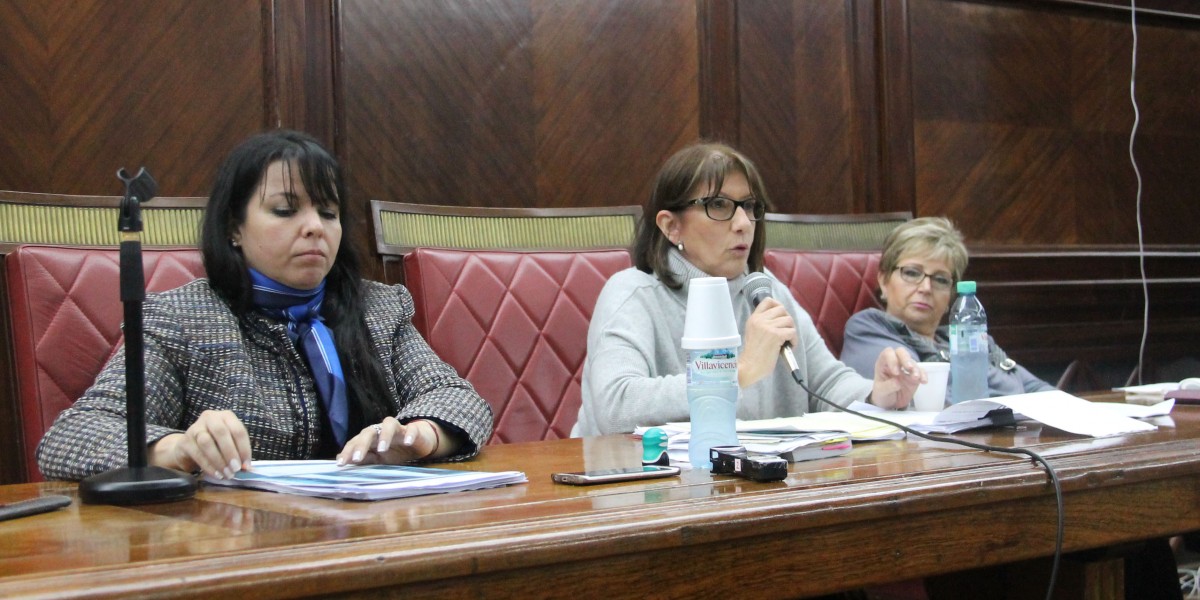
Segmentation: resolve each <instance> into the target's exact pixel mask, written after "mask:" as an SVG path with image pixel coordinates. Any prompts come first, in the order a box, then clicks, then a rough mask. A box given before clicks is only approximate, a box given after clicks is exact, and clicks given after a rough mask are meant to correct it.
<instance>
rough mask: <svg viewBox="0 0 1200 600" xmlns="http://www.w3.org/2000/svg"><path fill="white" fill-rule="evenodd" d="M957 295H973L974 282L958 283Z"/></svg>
mask: <svg viewBox="0 0 1200 600" xmlns="http://www.w3.org/2000/svg"><path fill="white" fill-rule="evenodd" d="M958 293H960V294H974V293H975V282H974V281H960V282H958Z"/></svg>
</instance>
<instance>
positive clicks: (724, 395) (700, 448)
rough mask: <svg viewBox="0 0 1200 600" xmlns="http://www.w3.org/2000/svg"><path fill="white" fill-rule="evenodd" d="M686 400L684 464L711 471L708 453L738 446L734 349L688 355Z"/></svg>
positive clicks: (691, 351)
mask: <svg viewBox="0 0 1200 600" xmlns="http://www.w3.org/2000/svg"><path fill="white" fill-rule="evenodd" d="M687 397H688V411H689V412H690V414H691V421H692V433H691V437H690V438H689V439H688V462H690V463H692V467H693V468H697V469H712V460H711V459H710V456H709V449H711V448H712V447H714V446H736V445H737V443H738V441H737V430H736V426H735V424H736V421H737V400H738V384H737V348H736V347H735V348H714V349H710V350H690V351H688V384H687Z"/></svg>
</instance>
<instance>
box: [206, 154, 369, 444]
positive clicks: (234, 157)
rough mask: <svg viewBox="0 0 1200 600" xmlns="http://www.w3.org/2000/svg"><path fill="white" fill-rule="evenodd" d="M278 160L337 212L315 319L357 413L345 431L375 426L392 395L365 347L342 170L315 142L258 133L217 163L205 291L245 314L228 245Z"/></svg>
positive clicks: (244, 285) (239, 270) (240, 263)
mask: <svg viewBox="0 0 1200 600" xmlns="http://www.w3.org/2000/svg"><path fill="white" fill-rule="evenodd" d="M278 161H283V162H284V163H285V164H286V165H288V166H290V167H291V168H294V169H298V170H299V172H300V181H301V182H302V183H303V184H304V189H305V190H307V191H308V194H309V197H311V198H312V201H313V202H314V203H315V204H317V205H318V206H321V207H325V206H329V205H333V206H337V207H338V209H339V210H338V219H339V220H340V221H341V225H342V243H341V246H340V247H339V248H338V252H337V258H336V259H334V263H333V267H332V268H331V269H330V271H329V274H328V275H327V276H326V278H325V281H326V283H325V301H324V302H323V303H322V305H321V316H322V317H324V319H325V323H326V325H327V326H328V327H329V328H330V329H331V330H332V331H333V339H334V344H335V345H336V346H337V351H338V358H339V359H340V360H341V363H342V369H343V371H344V372H345V374H346V388H347V392H348V393H347V396H348V400H349V402H350V405H351V406H352V407H354V408H356V409H357V410H352V411H351V412H356V413H357V414H355V415H353V417H357V418H356V419H355V420H356V421H357V423H352V426H354V425H357V426H358V427H361V426H363V424H364V423H377V422H379V421H381V420H383V418H384V417H386V416H387V415H389V414H390V413H391V409H390V406H389V404H388V403H387V401H386V398H390V397H391V395H392V393H391V391H390V389H389V388H388V385H387V379H386V378H385V377H384V374H383V373H384V371H383V365H382V364H381V363H380V362H379V358H378V356H377V353H376V352H375V350H374V348H372V347H371V345H370V339H371V338H370V336H369V335H367V326H366V321H365V319H364V316H363V293H362V280H361V278H360V276H359V266H358V264H359V263H358V255H357V253H356V252H355V250H354V244H353V242H351V241H350V240H353V239H354V237H353V235H352V232H351V229H352V227H353V224H354V219H353V218H352V217H351V216H350V214H349V213H350V209H351V208H352V207H353V203H352V202H349V201H348V199H347V196H346V188H345V184H344V183H343V180H342V169H341V166H339V165H338V162H337V160H336V159H334V158H333V156H331V155H330V154H329V152H328V151H326V150H325V148H323V147H321V144H320V143H319V142H317V140H315V139H313V138H312V137H310V136H308V135H307V134H304V133H300V132H297V131H288V130H275V131H270V132H266V133H261V134H258V135H256V136H254V137H251V138H250V139H248V140H246V141H244V142H242V143H241V144H240V145H238V147H237V148H234V150H233V152H231V153H230V154H229V157H228V158H226V159H225V162H224V163H222V164H221V167H220V169H218V171H217V177H216V181H215V183H214V184H213V190H212V194H211V195H210V196H209V198H208V206H207V207H206V209H205V211H204V222H203V223H202V225H201V230H200V252H201V254H202V255H203V258H204V270H205V271H206V272H207V274H208V280H209V285H210V286H211V287H212V289H213V291H215V292H216V293H217V295H219V296H220V297H221V298H223V299H224V300H225V301H226V302H227V303H228V304H229V306H230V309H231V310H232V311H233V312H234V314H235V315H237V316H238V317H239V318H241V317H242V316H243V315H245V314H246V313H248V312H249V311H250V310H252V300H251V298H252V293H251V287H250V274H249V271H248V270H247V265H246V259H245V257H244V256H242V252H241V250H240V249H238V248H235V247H234V246H233V245H232V244H231V240H232V237H233V234H234V232H235V231H237V230H238V228H240V227H241V226H242V223H243V222H245V220H246V207H247V205H248V204H249V203H250V197H251V195H253V193H254V191H255V190H256V189H257V188H258V185H259V182H260V181H262V178H263V176H264V175H265V173H266V171H267V167H268V166H270V165H271V164H272V163H275V162H278ZM353 417H352V418H353ZM354 431H355V429H351V432H354Z"/></svg>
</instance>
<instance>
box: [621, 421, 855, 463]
mask: <svg viewBox="0 0 1200 600" xmlns="http://www.w3.org/2000/svg"><path fill="white" fill-rule="evenodd" d="M680 425H682V426H683V427H679V426H680ZM687 425H688V424H687V423H669V424H667V425H665V426H663V427H662V428H661V429H663V430H664V431H666V432H667V435H668V437H667V456H668V457H669V458H670V459H671V464H679V463H686V462H689V460H688V443H689V442H690V441H691V431H690V430H689V429H688V427H687ZM639 429H641V428H639ZM635 433H636V432H635ZM738 445H739V446H742V447H743V448H745V449H746V452H749V453H751V454H770V455H772V456H778V457H780V458H782V459H784V460H786V461H788V462H799V461H805V460H816V459H818V458H832V457H834V456H841V455H843V454H845V453H847V452H849V451H850V449H851V447H852V446H851V442H850V437H849V436H848V435H847V434H846V432H844V431H820V432H810V433H794V432H793V433H741V432H739V433H738Z"/></svg>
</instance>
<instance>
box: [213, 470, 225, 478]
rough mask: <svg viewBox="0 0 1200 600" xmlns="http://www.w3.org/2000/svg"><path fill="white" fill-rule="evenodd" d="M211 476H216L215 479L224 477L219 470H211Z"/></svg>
mask: <svg viewBox="0 0 1200 600" xmlns="http://www.w3.org/2000/svg"><path fill="white" fill-rule="evenodd" d="M212 476H213V477H215V478H217V479H225V476H224V475H222V474H221V472H220V471H213V472H212Z"/></svg>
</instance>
